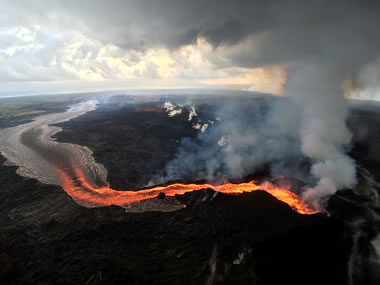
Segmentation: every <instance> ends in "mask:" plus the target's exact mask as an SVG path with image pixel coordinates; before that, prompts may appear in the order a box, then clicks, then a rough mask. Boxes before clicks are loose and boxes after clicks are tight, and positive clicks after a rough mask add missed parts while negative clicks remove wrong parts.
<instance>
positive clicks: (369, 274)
mask: <svg viewBox="0 0 380 285" xmlns="http://www.w3.org/2000/svg"><path fill="white" fill-rule="evenodd" d="M173 100H174V99H173ZM202 100H205V101H204V102H203V101H201V102H199V110H200V111H199V112H200V113H202V112H203V113H204V114H205V115H204V116H206V117H207V113H208V112H212V109H213V106H212V105H210V104H208V103H207V102H206V100H207V98H206V99H205V97H203V99H202ZM164 101H165V99H162V98H161V99H159V100H156V101H153V100H151V101H149V100H147V102H134V101H133V100H132V99H131V101H127V102H125V104H120V100H119V99H117V98H116V99H114V100H109V101H108V102H107V104H103V105H100V106H99V108H98V109H97V110H95V111H91V112H89V113H86V114H85V115H83V116H81V117H78V118H75V119H73V120H71V121H67V122H65V123H61V124H60V126H61V127H62V128H63V131H62V132H59V133H58V134H56V135H55V137H56V139H57V140H58V141H61V142H69V143H74V144H79V145H83V146H87V147H89V148H90V149H91V150H92V151H93V156H94V158H95V160H96V161H97V162H99V163H101V164H103V165H104V166H105V167H106V169H107V170H108V181H109V183H110V184H111V186H112V187H113V188H115V189H121V190H122V189H137V188H139V187H142V186H143V185H146V184H147V183H148V182H149V181H150V179H152V177H153V178H155V177H159V176H160V175H162V171H163V168H164V166H165V164H166V162H167V161H169V160H170V159H172V158H173V156H174V155H175V153H176V150H177V148H178V144H179V141H180V140H181V139H182V138H183V137H195V136H196V134H197V130H195V129H193V128H192V126H191V124H190V123H189V122H188V121H187V114H185V113H183V114H179V115H177V116H175V117H169V116H168V114H167V113H166V112H165V111H164V110H163V109H162V108H161V105H162V103H163V102H164ZM379 110H380V109H378V108H377V107H368V106H366V105H365V104H364V105H360V106H355V108H354V111H353V114H352V116H351V119H350V121H349V126H350V128H351V129H352V130H353V131H354V147H353V149H352V150H351V152H350V154H351V156H352V157H353V158H354V159H355V160H356V161H357V163H358V165H359V166H360V167H361V169H362V170H360V171H359V186H358V190H356V192H355V191H350V190H346V191H341V192H338V193H337V194H336V195H335V196H333V197H331V199H330V201H329V204H328V205H327V210H326V212H325V213H320V214H314V215H300V214H297V213H296V212H294V211H293V210H292V209H291V208H290V207H289V206H288V205H287V204H285V203H282V202H280V201H278V200H277V199H275V198H274V197H272V196H271V195H270V194H268V193H266V192H264V191H256V192H253V193H245V194H242V195H237V196H234V195H226V194H220V193H219V194H217V195H216V192H214V191H212V190H210V189H205V190H202V191H198V192H192V193H187V194H185V195H181V196H177V197H176V198H177V199H178V200H180V201H181V202H183V203H185V204H186V206H187V207H186V208H185V209H183V210H179V211H175V212H169V213H165V212H147V213H125V212H124V209H122V208H120V207H116V206H111V207H104V208H84V207H81V206H79V205H77V204H76V203H75V202H74V201H73V200H72V199H71V197H70V196H68V195H67V194H66V193H65V192H64V191H63V190H62V189H61V188H60V187H58V186H52V185H44V184H41V183H40V182H38V181H36V180H32V179H28V178H24V177H21V176H19V175H17V174H16V167H15V166H6V165H4V162H5V159H4V158H3V157H0V173H1V176H0V201H1V202H0V283H1V284H210V285H211V284H378V283H376V282H377V281H378V280H379V279H377V278H379V276H378V275H377V274H379V273H378V271H377V270H376V269H377V266H378V264H376V252H375V248H374V246H373V244H372V241H373V240H374V239H375V238H376V235H377V233H378V232H379V228H380V224H379V222H378V221H377V220H376V218H375V217H374V214H375V213H377V214H380V211H379V208H378V205H377V204H376V205H375V204H374V200H373V195H374V194H373V193H374V192H373V191H372V192H371V191H369V190H368V188H372V189H373V188H375V190H376V191H378V188H377V187H378V186H377V183H376V181H377V180H378V179H380V177H379V175H378V174H377V173H378V171H377V170H378V169H379V166H380V165H379V159H380V155H379V153H380V152H378V149H379V142H380V126H379V125H378V123H377V122H378V121H379V119H380V112H379ZM5 125H6V122H2V124H1V126H5ZM363 129H365V133H363ZM264 173H265V171H264ZM260 175H263V174H260ZM264 175H265V174H264ZM368 177H371V178H368ZM371 179H372V180H371Z"/></svg>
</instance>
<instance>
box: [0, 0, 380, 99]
mask: <svg viewBox="0 0 380 285" xmlns="http://www.w3.org/2000/svg"><path fill="white" fill-rule="evenodd" d="M378 2H380V1H354V0H336V1H322V0H310V1H301V0H292V1H291V0H289V1H288V0H283V1H279V0H278V1H276V0H267V1H265V0H261V1H259V0H208V1H205V0H192V1H189V0H183V1H182V0H151V1H149V0H75V1H73V0H65V1H64V0H62V1H59V0H55V1H54V0H51V1H50V0H47V1H45V0H24V1H22V0H19V1H18V0H0V7H1V8H0V87H1V88H0V89H1V90H0V95H12V94H16V95H17V94H38V93H56V92H57V93H59V92H72V91H96V90H110V89H136V88H144V89H146V88H149V89H150V88H218V89H220V88H229V89H242V90H254V91H263V92H269V93H276V94H280V93H282V92H283V85H284V83H285V81H286V76H287V73H288V72H289V70H291V69H292V68H293V66H295V65H297V64H300V63H302V62H304V61H310V60H314V61H318V62H326V63H327V62H330V61H334V62H339V65H340V66H343V67H344V68H345V69H347V72H351V71H352V72H354V71H355V72H356V70H358V69H357V68H356V67H357V66H359V65H360V66H364V67H365V66H367V65H368V64H372V63H374V62H375V63H376V62H377V55H378V50H379V46H380V45H379V41H380V37H379V32H378V29H379V27H380V17H379V15H380V9H379V4H378ZM367 69H368V68H367ZM370 70H372V69H371V68H370ZM375 70H377V69H376V68H375ZM373 80H375V81H376V84H375V85H376V88H375V90H377V81H378V79H377V74H375V78H374V79H373ZM366 92H367V93H368V92H370V94H369V95H368V96H369V97H371V96H372V97H373V96H375V95H374V93H376V92H377V91H373V90H372V91H368V90H367V91H366ZM371 92H372V93H371Z"/></svg>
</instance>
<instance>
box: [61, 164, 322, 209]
mask: <svg viewBox="0 0 380 285" xmlns="http://www.w3.org/2000/svg"><path fill="white" fill-rule="evenodd" d="M71 174H72V175H68V174H67V173H66V172H64V171H63V170H60V177H61V186H62V188H63V189H64V191H65V192H67V193H68V194H69V195H70V196H71V197H72V198H73V199H74V201H76V202H77V203H78V204H80V205H83V206H86V207H102V206H110V205H117V206H121V207H123V208H125V209H126V211H127V212H128V208H129V207H130V205H132V204H135V203H139V202H142V201H146V200H149V199H152V198H156V197H157V196H158V195H159V194H160V193H164V194H165V196H166V197H174V196H175V195H177V194H178V195H183V194H185V193H188V192H193V191H198V190H202V189H207V188H208V189H212V190H214V191H216V192H220V193H224V194H235V195H236V194H242V193H244V192H253V191H257V190H264V191H266V192H268V193H269V194H271V195H272V196H274V197H275V198H277V199H278V200H280V201H282V202H284V203H286V204H288V205H289V206H290V207H291V208H292V209H293V210H294V211H296V212H297V213H299V214H304V215H310V214H315V213H317V212H318V211H315V210H313V209H312V208H311V207H309V206H308V205H307V204H306V203H305V202H304V201H303V200H302V199H301V198H300V197H299V196H297V195H296V194H294V193H293V192H290V191H289V190H286V189H283V188H280V187H276V186H274V185H273V184H271V183H262V184H260V185H258V184H256V183H255V181H250V182H248V183H239V184H234V183H226V184H222V185H217V186H214V185H211V184H181V183H175V184H170V185H167V186H158V187H152V188H148V189H142V190H136V191H117V190H114V189H111V188H110V187H109V186H105V187H96V186H92V185H91V184H90V183H89V182H88V181H87V180H86V178H85V175H84V174H83V171H82V170H81V169H80V168H78V167H76V168H73V169H72V171H71ZM71 176H73V178H72V177H71ZM184 207H185V205H183V204H180V205H178V206H177V208H176V209H179V208H184ZM176 209H173V210H176Z"/></svg>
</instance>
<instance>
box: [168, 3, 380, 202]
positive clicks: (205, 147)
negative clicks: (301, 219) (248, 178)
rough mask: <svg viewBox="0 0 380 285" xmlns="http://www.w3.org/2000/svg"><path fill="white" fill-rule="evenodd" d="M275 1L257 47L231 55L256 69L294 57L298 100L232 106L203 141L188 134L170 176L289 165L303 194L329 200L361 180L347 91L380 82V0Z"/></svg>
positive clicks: (253, 30) (251, 38)
mask: <svg viewBox="0 0 380 285" xmlns="http://www.w3.org/2000/svg"><path fill="white" fill-rule="evenodd" d="M256 4H258V3H256ZM265 5H267V6H266V7H265V8H264V9H263V10H262V11H265V12H267V13H268V14H267V16H268V17H267V18H266V19H265V21H264V24H263V25H264V27H259V26H257V23H252V27H250V28H247V31H250V32H249V34H248V35H246V37H247V39H246V40H245V42H246V43H249V44H250V45H251V49H248V48H247V49H245V50H244V51H243V52H240V53H237V52H235V50H234V49H233V48H231V53H230V54H229V56H230V57H229V58H230V59H231V60H232V61H234V62H235V63H236V62H240V63H241V64H242V65H243V66H251V67H252V66H263V65H270V64H285V65H287V80H286V83H285V86H284V93H286V94H287V95H288V98H289V99H290V100H289V101H288V102H285V100H279V101H280V102H277V103H273V102H272V103H270V104H268V107H267V108H268V110H267V112H265V113H260V110H256V111H255V112H254V113H255V114H254V115H253V116H252V114H251V115H250V116H249V119H247V114H248V112H246V110H245V109H244V108H247V107H246V106H244V104H240V105H239V104H236V105H231V104H227V105H228V106H223V107H222V108H221V109H220V110H221V114H220V116H221V117H222V121H221V122H219V123H218V124H216V125H215V126H213V127H212V128H210V129H209V130H207V132H206V133H204V134H199V137H198V139H197V140H195V141H189V140H184V141H183V142H182V147H181V149H180V151H179V153H178V154H177V157H176V159H174V160H173V161H172V162H171V163H170V164H169V165H168V167H167V172H168V175H169V177H175V176H181V175H182V176H183V175H186V173H184V172H186V171H188V172H196V173H198V174H199V175H203V176H205V177H207V178H209V179H215V178H217V179H220V178H221V177H223V173H224V174H225V173H227V175H228V176H233V177H236V176H243V175H246V174H249V173H253V172H254V171H255V170H256V169H257V168H259V167H260V166H263V165H269V166H270V167H271V169H272V170H273V171H274V172H276V173H278V174H281V173H285V172H286V169H288V170H287V171H288V173H287V174H290V175H292V172H293V173H297V175H298V174H299V173H301V176H303V178H306V181H308V184H309V186H307V187H305V192H304V194H303V197H304V199H305V200H307V201H308V202H310V203H312V204H313V205H314V206H315V207H316V208H321V207H323V201H324V200H325V199H326V198H328V197H329V196H330V195H332V194H334V193H335V192H336V191H337V190H340V189H345V188H352V187H354V186H355V184H356V167H355V163H354V161H353V160H352V159H351V158H350V157H349V156H347V155H346V153H347V151H348V150H349V147H350V140H351V134H350V132H349V130H348V128H347V126H346V119H347V116H348V104H347V101H346V98H345V96H344V95H345V93H346V94H347V93H350V92H351V91H353V90H355V91H357V90H359V91H361V93H363V92H372V93H376V92H377V90H378V86H379V84H378V82H379V80H378V78H379V76H378V74H379V72H377V70H378V69H379V68H377V66H378V63H377V55H378V51H380V40H379V37H378V35H377V26H378V25H379V24H380V23H379V22H380V21H379V17H378V15H377V12H376V11H379V9H380V7H379V5H380V4H379V3H377V2H376V1H355V0H352V1H351V0H348V1H307V2H305V1H270V2H267V4H265ZM210 39H211V40H212V37H211V38H210ZM247 50H249V51H250V52H247ZM227 58H228V57H227ZM347 83H349V84H347ZM359 93H360V92H359ZM252 108H255V107H252ZM231 114H234V115H231ZM222 115H223V116H222ZM218 142H219V143H218ZM305 162H307V163H306V164H305ZM305 165H306V166H305ZM180 166H181V167H182V168H181V167H180ZM178 169H180V172H178ZM289 169H291V170H289ZM305 173H306V174H305Z"/></svg>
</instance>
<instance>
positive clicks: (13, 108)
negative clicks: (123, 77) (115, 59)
mask: <svg viewBox="0 0 380 285" xmlns="http://www.w3.org/2000/svg"><path fill="white" fill-rule="evenodd" d="M94 95H95V94H94V93H76V94H56V95H39V96H25V97H12V98H0V119H6V118H15V117H22V116H31V115H37V114H41V113H45V112H49V111H59V110H61V109H62V108H64V107H65V106H67V105H69V104H70V103H74V102H75V101H77V100H78V99H81V98H85V97H89V96H94Z"/></svg>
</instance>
